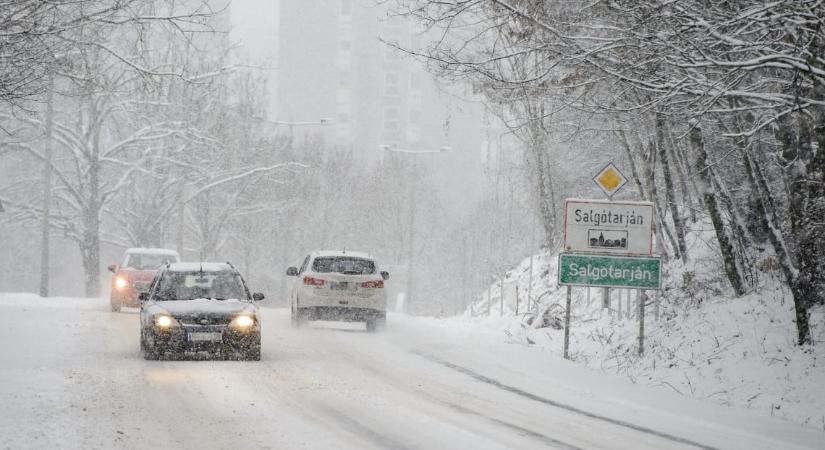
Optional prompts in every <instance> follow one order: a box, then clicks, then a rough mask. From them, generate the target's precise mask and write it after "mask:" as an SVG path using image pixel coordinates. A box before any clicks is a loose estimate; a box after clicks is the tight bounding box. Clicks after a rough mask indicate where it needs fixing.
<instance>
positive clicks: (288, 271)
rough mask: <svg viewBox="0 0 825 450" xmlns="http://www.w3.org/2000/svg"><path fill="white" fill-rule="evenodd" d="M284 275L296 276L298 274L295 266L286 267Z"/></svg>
mask: <svg viewBox="0 0 825 450" xmlns="http://www.w3.org/2000/svg"><path fill="white" fill-rule="evenodd" d="M286 276H288V277H297V276H298V268H297V267H290V268H289V269H286Z"/></svg>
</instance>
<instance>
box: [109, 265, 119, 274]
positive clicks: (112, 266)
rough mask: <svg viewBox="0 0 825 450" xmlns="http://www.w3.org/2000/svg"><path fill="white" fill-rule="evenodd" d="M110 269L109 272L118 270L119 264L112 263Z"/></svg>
mask: <svg viewBox="0 0 825 450" xmlns="http://www.w3.org/2000/svg"><path fill="white" fill-rule="evenodd" d="M108 269H109V272H112V273H115V272H117V264H112V265H111V266H109V267H108Z"/></svg>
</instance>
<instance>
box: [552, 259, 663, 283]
mask: <svg viewBox="0 0 825 450" xmlns="http://www.w3.org/2000/svg"><path fill="white" fill-rule="evenodd" d="M661 269H662V262H661V260H660V259H659V258H656V257H639V256H635V257H623V256H607V255H582V254H575V253H561V254H559V270H558V273H559V285H560V286H594V287H616V288H631V289H659V288H660V287H661V284H662V270H661Z"/></svg>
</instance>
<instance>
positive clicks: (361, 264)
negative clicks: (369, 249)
mask: <svg viewBox="0 0 825 450" xmlns="http://www.w3.org/2000/svg"><path fill="white" fill-rule="evenodd" d="M312 270H313V271H315V272H319V273H344V274H348V275H370V274H373V273H375V263H374V262H372V261H370V260H369V259H363V258H353V257H350V256H330V257H320V258H315V261H314V262H313V263H312Z"/></svg>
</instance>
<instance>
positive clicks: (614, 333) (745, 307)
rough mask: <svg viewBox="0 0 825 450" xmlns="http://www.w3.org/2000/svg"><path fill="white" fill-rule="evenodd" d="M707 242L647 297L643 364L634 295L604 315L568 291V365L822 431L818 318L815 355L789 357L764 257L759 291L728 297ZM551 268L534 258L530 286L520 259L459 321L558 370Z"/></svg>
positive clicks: (551, 255)
mask: <svg viewBox="0 0 825 450" xmlns="http://www.w3.org/2000/svg"><path fill="white" fill-rule="evenodd" d="M711 234H712V228H711V226H710V224H709V223H705V224H703V225H702V226H700V227H696V228H694V229H693V230H692V232H691V233H690V234H689V235H688V245H689V248H690V252H691V255H693V256H692V258H691V259H690V260H689V261H688V262H687V263H686V264H684V263H682V262H681V261H669V262H668V263H667V264H665V265H664V271H665V272H664V277H663V289H662V291H661V292H659V293H658V294H655V293H653V292H652V291H650V294H649V298H648V300H647V307H646V315H645V352H644V354H643V355H642V356H639V355H638V336H639V323H638V317H637V316H638V308H637V303H636V301H637V298H636V292H635V291H629V290H625V289H614V290H612V292H611V294H610V302H609V303H610V307H609V308H608V309H603V308H602V290H601V289H598V288H590V289H588V288H573V293H572V298H573V300H572V308H571V327H570V358H571V360H572V361H574V362H575V363H577V364H581V365H584V366H587V367H590V368H592V369H594V370H598V371H603V372H607V373H612V374H615V375H618V376H621V377H626V378H627V379H629V380H631V381H632V382H634V383H640V384H646V385H654V386H661V387H662V388H663V389H666V390H669V391H673V392H676V393H679V394H681V395H685V396H690V397H695V398H698V399H704V400H706V401H710V402H714V403H718V404H722V405H730V406H735V407H745V408H749V409H752V410H756V411H759V412H761V413H764V414H765V415H767V416H774V417H780V418H784V419H787V420H790V421H794V422H797V423H800V424H803V425H806V426H809V427H814V428H818V429H825V389H824V388H823V385H822V382H823V380H825V347H824V346H823V344H822V343H823V342H825V308H823V307H818V308H816V309H814V310H813V311H812V314H811V325H812V334H813V339H814V345H813V346H810V347H800V346H797V345H796V342H795V338H796V336H795V334H794V332H793V330H794V328H793V326H792V322H793V321H794V307H793V301H792V298H791V296H790V292H789V289H788V287H787V285H786V284H785V283H784V282H783V281H782V276H781V274H780V273H779V272H778V271H777V270H776V267H775V265H774V264H772V263H771V261H772V260H773V257H772V256H771V255H769V254H767V253H764V254H761V255H760V258H761V262H760V264H759V269H758V272H756V273H755V274H754V275H755V276H756V277H757V280H758V287H757V288H756V289H753V290H752V291H751V292H748V293H746V294H745V295H743V296H741V297H736V296H734V295H733V294H732V292H730V288H729V287H728V285H727V284H726V281H725V279H724V272H723V268H722V267H721V266H722V262H721V257H720V256H719V251H718V248H717V247H716V241H715V240H714V239H712V236H711ZM557 259H558V253H557V252H544V253H541V254H538V255H535V256H533V258H532V274H531V272H530V269H531V258H526V259H525V260H524V261H522V262H521V263H520V264H519V265H518V266H517V267H515V268H513V269H512V270H510V271H508V272H507V277H506V278H505V280H504V282H503V283H502V282H501V281H497V282H496V283H493V284H492V285H491V286H490V287H489V289H488V290H487V291H484V292H482V293H480V294H479V296H478V297H477V298H476V301H475V302H474V303H473V304H472V305H470V307H469V308H468V309H467V311H466V312H465V315H464V320H467V321H471V322H474V323H476V324H479V325H481V326H485V327H488V328H491V329H500V330H501V333H502V334H503V336H504V338H505V339H506V340H507V341H508V342H511V343H513V344H519V345H525V346H534V347H538V348H541V349H542V350H543V351H546V352H547V353H548V357H557V358H561V357H562V346H563V339H564V330H563V318H564V307H565V292H566V288H565V287H559V286H557V281H556V277H557V272H556V270H557V267H556V264H557ZM531 282H532V286H530V283H531ZM502 286H503V292H504V295H503V296H502ZM588 290H589V292H588ZM528 291H529V293H530V294H529V295H530V299H531V300H530V302H529V305H528V300H527V298H528V297H527V296H528ZM502 297H503V301H502ZM516 298H518V299H519V301H518V304H517V302H516ZM657 303H658V306H657V305H656V304H657ZM657 310H658V311H657ZM502 312H503V314H502ZM657 312H658V319H656V314H657ZM537 316H541V317H542V318H543V320H534V319H535V317H537Z"/></svg>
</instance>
